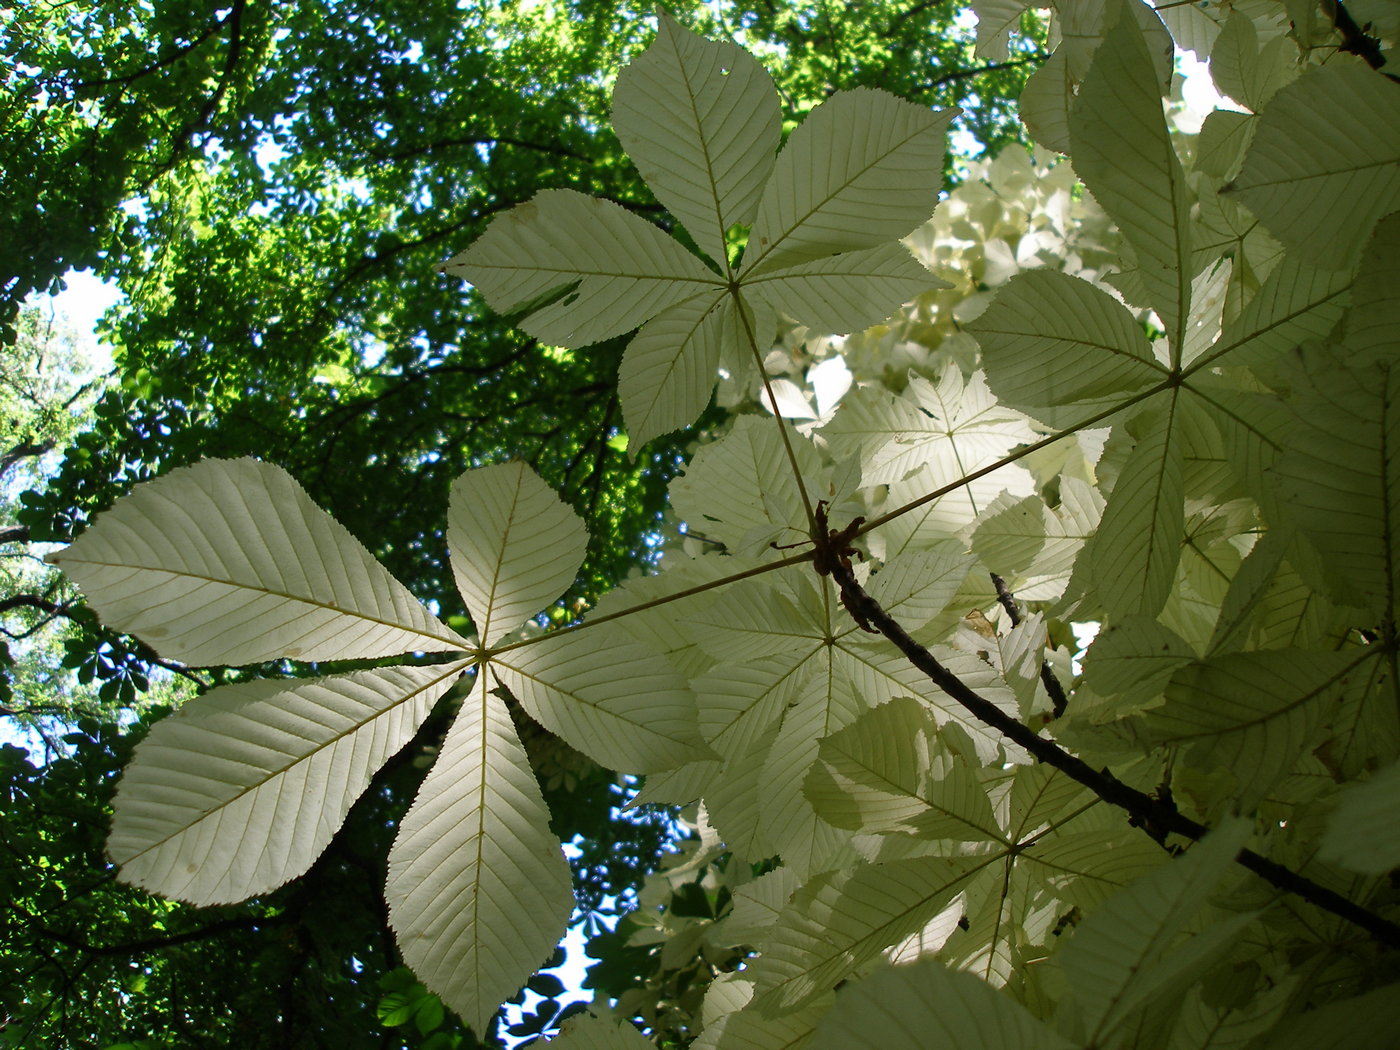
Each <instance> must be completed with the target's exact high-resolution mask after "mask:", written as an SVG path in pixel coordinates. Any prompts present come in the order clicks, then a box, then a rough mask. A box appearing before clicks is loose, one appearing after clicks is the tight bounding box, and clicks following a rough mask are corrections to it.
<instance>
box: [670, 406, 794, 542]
mask: <svg viewBox="0 0 1400 1050" xmlns="http://www.w3.org/2000/svg"><path fill="white" fill-rule="evenodd" d="M792 443H793V448H794V451H795V452H796V455H797V462H798V466H799V467H800V468H801V469H802V473H803V476H804V477H805V478H806V479H807V484H808V491H809V492H810V491H811V490H812V489H814V488H816V489H818V490H819V488H820V487H819V486H818V485H817V484H816V482H817V480H818V475H819V474H820V473H821V460H820V458H819V457H818V455H817V451H816V449H815V448H814V447H813V446H812V443H811V442H810V441H807V440H803V439H802V438H800V437H798V436H796V435H793V436H792ZM671 505H672V506H673V507H674V508H675V509H676V512H677V513H678V514H679V515H680V516H681V518H682V519H683V520H684V521H685V522H686V524H687V526H688V527H689V529H690V531H692V532H696V533H699V534H700V535H702V536H706V537H708V538H710V539H717V540H722V541H723V542H724V543H725V544H726V545H728V546H729V548H730V549H731V551H733V552H735V553H739V554H754V553H758V552H760V551H763V550H766V549H767V547H768V543H769V541H770V540H778V541H779V542H785V543H791V542H793V541H796V540H801V539H803V538H804V537H805V536H806V534H807V517H806V514H805V512H804V511H803V507H802V500H801V498H800V497H799V495H798V492H797V483H796V482H795V481H794V480H793V476H792V468H791V467H790V466H789V465H788V461H787V454H786V452H785V450H784V448H783V441H782V437H781V435H779V434H778V433H777V428H776V427H775V426H773V421H772V420H771V419H762V418H759V417H757V416H741V417H740V418H739V419H738V420H737V421H736V423H735V424H734V429H733V430H732V431H730V433H729V436H728V437H727V438H726V439H725V440H724V441H722V442H717V443H715V444H711V445H706V446H705V447H704V448H702V449H700V451H699V452H697V453H696V454H695V457H694V458H693V459H692V460H691V461H690V463H689V465H687V467H686V469H685V473H684V474H683V475H681V476H680V477H678V478H676V479H675V480H674V481H673V482H671ZM751 535H752V536H757V537H759V538H758V539H757V540H756V542H755V543H754V544H753V546H754V550H744V549H743V546H744V541H745V539H746V538H749V537H750V536H751Z"/></svg>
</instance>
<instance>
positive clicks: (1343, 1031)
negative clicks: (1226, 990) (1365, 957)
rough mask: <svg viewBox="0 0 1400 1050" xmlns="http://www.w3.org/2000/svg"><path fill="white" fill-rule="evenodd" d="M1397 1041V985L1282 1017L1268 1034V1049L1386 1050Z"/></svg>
mask: <svg viewBox="0 0 1400 1050" xmlns="http://www.w3.org/2000/svg"><path fill="white" fill-rule="evenodd" d="M1397 1042H1400V984H1387V985H1384V986H1382V987H1380V988H1376V989H1375V990H1373V991H1370V992H1367V993H1366V994H1365V995H1358V996H1356V997H1355V998H1352V999H1342V1000H1340V1001H1337V1002H1331V1003H1328V1004H1327V1005H1325V1006H1320V1007H1318V1008H1317V1009H1316V1010H1310V1011H1308V1012H1307V1013H1305V1014H1302V1015H1289V1016H1285V1017H1284V1019H1283V1020H1282V1021H1280V1022H1279V1024H1278V1027H1277V1028H1276V1029H1275V1030H1273V1031H1271V1032H1270V1033H1269V1037H1268V1042H1267V1045H1268V1047H1269V1050H1316V1048H1317V1047H1319V1046H1344V1047H1346V1048H1347V1050H1390V1048H1391V1047H1393V1046H1395V1045H1396V1043H1397Z"/></svg>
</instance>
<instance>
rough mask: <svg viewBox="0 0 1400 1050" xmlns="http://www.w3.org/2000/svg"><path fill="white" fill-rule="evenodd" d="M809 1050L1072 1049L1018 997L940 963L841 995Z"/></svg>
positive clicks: (897, 970) (897, 971) (881, 976)
mask: <svg viewBox="0 0 1400 1050" xmlns="http://www.w3.org/2000/svg"><path fill="white" fill-rule="evenodd" d="M809 1045H810V1047H811V1050H1070V1047H1071V1046H1072V1044H1071V1043H1069V1042H1068V1041H1067V1040H1065V1039H1063V1038H1061V1037H1060V1036H1058V1035H1056V1034H1055V1032H1054V1031H1053V1030H1051V1029H1050V1028H1049V1027H1048V1026H1046V1025H1045V1024H1044V1023H1043V1022H1041V1021H1039V1020H1037V1019H1036V1018H1034V1017H1032V1016H1031V1015H1030V1014H1029V1013H1028V1012H1027V1011H1026V1010H1025V1008H1024V1007H1022V1006H1021V1005H1020V1004H1019V1003H1017V1002H1016V1001H1015V1000H1014V999H1013V998H1011V997H1010V996H1008V995H1005V994H1003V993H1001V992H998V991H996V990H995V989H993V988H991V987H990V986H988V985H987V984H986V983H985V982H983V981H980V980H978V979H977V978H976V977H974V976H972V975H971V974H967V973H954V972H952V971H950V970H948V969H947V968H945V967H944V966H943V964H942V963H940V962H937V961H935V960H928V961H924V962H917V963H914V964H912V965H910V966H896V967H891V968H889V969H885V970H881V971H879V972H878V973H876V974H874V975H872V976H870V977H867V978H866V979H865V980H863V981H861V982H860V983H859V984H856V985H854V986H853V987H850V988H847V989H845V990H843V991H842V992H841V993H840V994H839V995H838V996H837V997H836V1005H835V1006H833V1007H832V1009H831V1012H830V1013H829V1014H827V1016H826V1017H825V1018H824V1019H823V1020H822V1022H821V1024H819V1025H818V1026H817V1032H816V1035H815V1036H814V1037H813V1039H812V1042H811V1043H810V1044H809Z"/></svg>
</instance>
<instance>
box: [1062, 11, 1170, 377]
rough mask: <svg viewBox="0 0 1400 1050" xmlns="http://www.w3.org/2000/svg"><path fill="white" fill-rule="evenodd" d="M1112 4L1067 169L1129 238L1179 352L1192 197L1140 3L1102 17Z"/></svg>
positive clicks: (1077, 113)
mask: <svg viewBox="0 0 1400 1050" xmlns="http://www.w3.org/2000/svg"><path fill="white" fill-rule="evenodd" d="M1115 6H1117V7H1119V9H1120V10H1121V12H1122V14H1121V15H1119V16H1118V17H1117V20H1116V22H1115V23H1114V25H1113V28H1112V29H1110V30H1109V31H1108V33H1107V34H1106V35H1105V37H1104V42H1103V46H1101V47H1099V48H1098V49H1097V50H1096V51H1095V52H1094V60H1093V64H1092V66H1091V67H1090V69H1089V73H1088V75H1087V76H1086V77H1085V80H1084V83H1083V85H1082V86H1081V87H1080V90H1079V96H1078V98H1077V99H1076V100H1075V102H1074V105H1073V107H1072V108H1071V110H1070V118H1069V130H1070V143H1071V150H1072V153H1073V156H1074V170H1075V171H1076V172H1078V173H1079V177H1080V178H1082V179H1083V180H1084V183H1085V185H1086V186H1088V187H1089V190H1090V192H1091V193H1093V195H1094V199H1095V200H1097V201H1098V202H1099V203H1100V204H1101V205H1103V209H1104V211H1106V212H1108V214H1109V216H1110V217H1111V218H1112V219H1113V221H1114V222H1115V223H1117V224H1118V227H1119V228H1120V229H1121V230H1122V231H1123V236H1124V237H1126V238H1127V240H1128V242H1129V243H1130V244H1131V245H1132V247H1133V250H1134V252H1135V254H1136V256H1137V263H1138V274H1139V276H1140V278H1141V280H1142V282H1143V284H1144V286H1145V289H1146V291H1147V295H1148V299H1149V305H1151V306H1152V308H1153V309H1154V310H1156V311H1157V316H1159V317H1160V318H1161V319H1162V323H1163V324H1164V325H1165V326H1166V329H1167V334H1168V337H1169V338H1171V339H1172V341H1173V347H1174V349H1175V350H1176V352H1177V353H1180V350H1181V344H1182V341H1183V339H1182V334H1183V333H1182V326H1183V325H1184V324H1185V321H1186V315H1187V311H1188V309H1189V308H1190V296H1191V277H1192V276H1193V274H1192V272H1191V266H1190V260H1191V216H1190V207H1191V201H1190V196H1189V195H1188V193H1187V189H1186V176H1185V173H1184V172H1183V171H1182V168H1181V162H1180V161H1179V160H1178V159H1177V156H1176V150H1175V149H1174V147H1173V146H1172V142H1171V138H1170V136H1169V135H1168V133H1167V124H1166V118H1165V117H1164V116H1163V114H1162V89H1163V84H1162V79H1161V77H1160V76H1159V75H1158V73H1157V70H1156V68H1155V67H1154V64H1153V58H1152V54H1151V52H1150V51H1149V38H1148V37H1146V36H1145V35H1144V34H1143V32H1142V29H1141V28H1140V27H1139V25H1138V18H1140V17H1142V14H1143V10H1144V9H1143V5H1142V4H1139V3H1137V2H1136V0H1122V2H1121V3H1118V4H1114V3H1110V4H1108V5H1107V6H1106V13H1105V20H1109V19H1111V18H1113V17H1114V16H1113V14H1112V12H1113V9H1114V7H1115ZM1135 16H1136V17H1135ZM1151 43H1154V44H1156V43H1160V38H1157V37H1154V38H1152V40H1151Z"/></svg>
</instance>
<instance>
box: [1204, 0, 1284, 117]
mask: <svg viewBox="0 0 1400 1050" xmlns="http://www.w3.org/2000/svg"><path fill="white" fill-rule="evenodd" d="M1298 73H1299V68H1298V45H1297V44H1296V43H1295V42H1294V41H1293V40H1292V39H1291V38H1290V37H1287V36H1277V37H1274V38H1273V39H1272V40H1270V41H1268V42H1267V43H1265V44H1264V45H1263V46H1262V47H1261V46H1260V43H1259V34H1258V32H1257V31H1256V29H1255V27H1254V20H1253V19H1252V18H1250V17H1249V16H1248V15H1247V14H1245V13H1244V12H1242V11H1233V12H1232V13H1231V14H1230V16H1229V17H1228V18H1226V20H1225V25H1224V26H1223V27H1222V28H1221V30H1220V35H1219V36H1217V37H1216V40H1215V46H1214V47H1212V48H1211V50H1210V75H1211V79H1213V80H1214V81H1215V85H1216V87H1218V88H1219V89H1220V91H1221V92H1222V93H1223V94H1226V95H1229V96H1230V97H1231V98H1232V99H1234V100H1235V101H1236V102H1238V103H1239V104H1240V105H1242V106H1244V107H1246V108H1247V109H1249V110H1250V112H1252V113H1258V112H1259V111H1260V110H1262V109H1263V108H1264V106H1265V105H1266V104H1267V103H1268V101H1269V99H1271V98H1273V97H1274V93H1275V92H1276V91H1278V89H1279V88H1281V87H1283V86H1284V85H1285V84H1288V83H1290V82H1292V81H1293V80H1295V79H1296V78H1297V76H1298Z"/></svg>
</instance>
